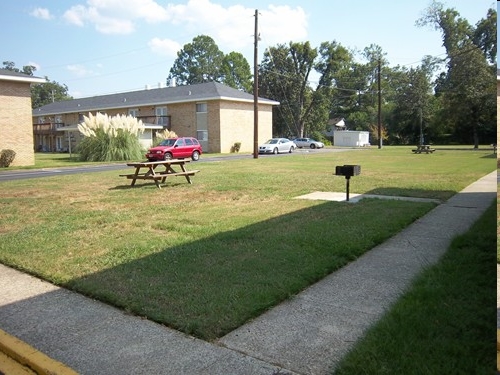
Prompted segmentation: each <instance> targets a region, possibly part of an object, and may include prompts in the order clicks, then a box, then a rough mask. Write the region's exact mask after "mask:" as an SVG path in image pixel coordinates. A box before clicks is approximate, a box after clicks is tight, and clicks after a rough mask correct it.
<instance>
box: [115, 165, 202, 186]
mask: <svg viewBox="0 0 500 375" xmlns="http://www.w3.org/2000/svg"><path fill="white" fill-rule="evenodd" d="M190 161H191V160H190V159H171V160H161V161H143V162H133V163H127V166H129V167H133V168H135V172H134V173H127V174H121V175H120V177H126V178H127V179H130V180H132V182H131V184H130V186H134V185H135V182H136V181H137V180H153V181H154V182H155V184H156V186H157V187H158V188H159V189H161V186H160V181H161V183H162V184H163V183H165V181H166V180H167V177H169V176H184V177H186V180H187V182H188V183H190V184H191V183H192V182H191V176H194V175H195V174H196V173H198V172H199V170H189V171H188V170H186V167H185V165H186V163H189V162H190ZM174 165H177V166H179V167H180V169H181V170H180V171H179V170H175V169H174V168H173V166H174ZM158 166H163V167H165V169H164V170H161V171H158V170H157V167H158ZM141 170H142V171H141ZM144 170H145V171H144Z"/></svg>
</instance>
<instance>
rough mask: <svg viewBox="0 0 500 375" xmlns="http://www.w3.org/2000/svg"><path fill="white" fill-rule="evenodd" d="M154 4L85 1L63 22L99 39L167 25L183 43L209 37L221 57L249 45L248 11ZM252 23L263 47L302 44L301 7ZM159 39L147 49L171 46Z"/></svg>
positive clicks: (204, 2) (265, 14) (146, 0)
mask: <svg viewBox="0 0 500 375" xmlns="http://www.w3.org/2000/svg"><path fill="white" fill-rule="evenodd" d="M160 4H161V3H160V2H159V1H155V0H87V1H86V2H85V4H84V5H82V4H78V5H75V6H73V7H71V8H70V9H68V10H67V11H66V12H65V13H64V18H65V19H66V20H67V21H68V22H69V23H71V24H73V25H77V26H85V25H88V24H90V25H93V26H94V28H95V29H96V30H97V31H99V32H101V33H104V34H130V33H132V32H134V31H135V29H136V27H137V25H140V23H141V22H146V23H159V22H162V23H166V24H168V23H170V24H171V25H172V26H174V27H175V28H176V30H175V31H176V33H177V34H178V35H187V36H188V39H189V40H188V41H185V42H186V43H187V42H190V41H191V40H192V38H194V37H195V36H198V35H201V34H203V35H209V36H211V37H212V38H213V39H214V40H215V42H216V43H217V45H219V47H220V48H221V49H222V50H223V51H224V52H229V51H230V50H240V49H245V48H250V47H251V46H253V42H254V39H253V34H254V29H255V27H254V25H255V18H254V13H255V9H253V8H248V7H244V6H243V5H231V6H228V7H224V6H222V5H221V4H218V3H216V2H215V1H211V0H188V1H187V2H186V3H184V4H174V3H169V4H167V5H166V6H162V5H160ZM258 21H259V24H258V26H259V32H260V34H261V38H262V42H263V43H266V44H268V45H274V44H276V43H287V42H289V41H291V40H294V41H300V40H306V39H307V15H306V14H305V12H304V10H303V9H302V8H301V7H290V6H274V5H269V6H268V7H267V8H265V9H261V10H259V20H258ZM161 38H162V36H160V37H159V38H156V39H153V40H152V41H150V43H149V45H150V47H151V48H153V49H156V47H155V46H158V47H159V45H160V44H163V47H165V48H166V50H168V48H172V47H173V44H171V45H170V46H168V45H165V43H166V42H163V43H160V42H161ZM164 41H166V39H164Z"/></svg>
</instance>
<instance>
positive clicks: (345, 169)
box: [335, 165, 361, 202]
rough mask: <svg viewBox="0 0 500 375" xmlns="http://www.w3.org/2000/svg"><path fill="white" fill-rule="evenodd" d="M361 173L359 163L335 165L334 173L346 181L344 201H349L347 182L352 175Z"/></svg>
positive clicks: (348, 182)
mask: <svg viewBox="0 0 500 375" xmlns="http://www.w3.org/2000/svg"><path fill="white" fill-rule="evenodd" d="M360 173H361V166H360V165H339V166H336V167H335V175H337V176H344V177H345V180H346V181H345V182H346V201H347V202H348V201H349V184H350V181H351V177H352V176H358V175H359V174H360Z"/></svg>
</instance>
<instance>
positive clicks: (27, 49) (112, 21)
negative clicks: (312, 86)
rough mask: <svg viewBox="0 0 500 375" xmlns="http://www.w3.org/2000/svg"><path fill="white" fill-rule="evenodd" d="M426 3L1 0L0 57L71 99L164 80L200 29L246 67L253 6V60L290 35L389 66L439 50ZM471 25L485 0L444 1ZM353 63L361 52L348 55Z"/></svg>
mask: <svg viewBox="0 0 500 375" xmlns="http://www.w3.org/2000/svg"><path fill="white" fill-rule="evenodd" d="M430 3H431V2H430V0H414V1H394V0H379V1H373V0H358V1H345V0H330V1H329V2H325V1H319V0H309V1H305V2H304V1H297V0H276V1H273V2H269V1H261V0H257V1H247V0H241V1H227V0H184V1H177V2H172V1H168V0H165V1H164V0H64V1H60V0H23V1H2V2H1V3H0V22H1V24H2V29H3V32H2V33H0V43H1V46H2V48H1V51H2V55H1V58H2V60H1V61H2V62H3V61H13V62H14V63H15V64H16V67H18V68H22V66H24V65H34V66H36V67H37V71H36V72H35V75H36V76H40V77H45V76H47V77H48V78H49V80H51V81H56V82H58V83H60V84H66V85H67V86H68V89H69V94H70V95H72V96H73V97H75V98H79V97H87V96H94V95H102V94H110V93H116V92H122V91H132V90H142V89H144V88H145V87H146V85H149V86H150V87H152V88H153V87H158V85H159V84H160V83H161V84H164V83H165V80H166V77H167V76H168V73H169V70H170V68H171V67H172V65H173V62H174V60H175V58H176V56H177V55H176V54H177V52H178V51H179V50H180V49H182V47H183V46H184V45H185V44H187V43H190V42H191V41H192V40H193V38H194V37H196V36H198V35H202V34H204V35H209V36H210V37H212V38H213V39H214V40H215V42H216V44H217V45H218V46H219V48H220V49H221V50H222V51H223V52H224V53H229V52H231V51H237V52H241V53H242V54H243V55H244V56H245V57H246V58H247V60H248V62H249V64H250V66H253V41H254V40H253V33H254V12H255V9H258V10H259V18H258V21H259V22H258V24H259V32H260V35H261V41H260V42H259V62H260V59H261V57H262V53H263V52H264V50H265V48H267V47H272V46H275V45H276V44H278V43H288V42H289V41H294V42H301V41H310V42H311V45H312V46H314V47H318V46H319V45H320V43H321V42H325V41H333V40H335V41H336V42H338V43H340V44H342V45H343V46H345V47H347V48H350V49H352V50H358V51H362V50H363V49H364V48H365V47H367V46H369V45H371V44H377V45H379V46H380V47H382V50H383V51H384V52H385V53H386V54H387V55H386V58H387V60H388V61H389V63H390V65H392V66H395V65H405V66H410V65H412V64H418V63H419V61H420V60H421V59H422V58H423V57H424V56H425V55H432V56H441V55H443V54H444V52H445V51H444V48H443V47H442V39H441V33H440V32H439V31H437V30H434V29H431V28H429V27H424V28H422V27H417V26H415V21H416V20H417V19H418V18H420V17H421V15H422V12H423V11H424V10H425V9H426V8H427V7H428V6H429V5H430ZM442 3H444V4H445V6H446V7H449V8H455V9H456V10H457V11H458V12H459V13H460V15H461V16H462V17H464V18H466V19H467V20H468V21H469V23H471V24H472V25H475V24H476V23H477V22H478V21H479V20H480V19H481V18H484V17H486V14H487V10H488V9H489V8H493V7H495V3H494V2H493V1H491V0H474V1H473V0H449V1H446V0H443V1H442ZM357 60H358V61H362V60H361V57H358V58H357Z"/></svg>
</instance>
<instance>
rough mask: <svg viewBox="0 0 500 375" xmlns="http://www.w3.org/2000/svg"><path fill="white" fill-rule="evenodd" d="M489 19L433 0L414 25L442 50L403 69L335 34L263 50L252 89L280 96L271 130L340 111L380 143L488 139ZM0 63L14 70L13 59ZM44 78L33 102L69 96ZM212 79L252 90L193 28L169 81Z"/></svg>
mask: <svg viewBox="0 0 500 375" xmlns="http://www.w3.org/2000/svg"><path fill="white" fill-rule="evenodd" d="M496 25H497V12H496V11H495V10H494V9H489V10H488V11H487V14H486V16H485V17H484V18H483V19H481V20H480V21H479V22H478V23H477V24H476V25H474V26H473V25H471V24H470V23H469V22H468V21H467V20H466V19H464V18H463V17H461V16H460V14H459V13H458V12H457V11H456V10H455V9H453V8H445V7H444V5H443V4H442V3H440V2H438V1H434V2H432V3H431V5H430V6H429V7H428V8H427V9H426V10H425V12H424V13H423V16H422V17H421V18H420V19H418V20H417V21H416V26H418V27H432V28H434V29H435V30H436V31H439V32H440V33H441V38H442V41H443V46H444V47H445V50H446V56H445V57H444V58H439V57H435V56H425V57H424V58H423V59H422V61H421V62H420V65H418V66H416V67H409V68H408V67H406V66H395V67H391V66H390V65H389V61H387V59H386V53H384V51H383V49H382V47H380V46H378V45H374V44H372V45H370V46H368V47H366V48H364V50H363V51H361V52H354V51H352V50H350V49H349V48H347V47H345V46H343V45H342V44H340V43H339V42H337V41H335V40H334V41H327V42H323V43H321V44H320V46H319V47H313V46H311V44H310V43H309V42H300V43H299V42H293V41H291V42H289V43H288V44H278V45H276V46H273V47H269V48H267V49H266V50H265V52H264V54H263V59H262V61H261V62H260V64H259V66H258V74H259V77H258V78H259V79H258V84H259V85H258V86H259V87H258V95H259V96H261V97H265V98H268V99H272V100H276V101H279V102H280V103H281V104H280V105H279V106H276V107H275V108H274V110H273V111H274V113H273V134H274V135H276V136H284V137H295V136H300V137H302V136H311V137H315V138H319V139H322V138H323V137H324V136H323V132H324V131H325V130H326V128H327V124H328V121H329V119H331V118H343V119H345V122H346V124H347V127H348V129H350V130H365V131H370V132H371V140H372V143H375V142H379V139H378V136H379V132H378V120H379V116H380V120H381V124H382V131H381V132H380V135H381V137H382V138H383V142H384V143H387V144H416V143H419V142H421V141H424V140H425V142H426V143H435V144H447V143H461V144H473V145H474V147H476V148H477V147H478V145H479V144H480V143H496V99H495V97H496V89H495V87H496V83H495V81H496V79H495V76H496V54H497V40H496ZM359 57H360V58H361V60H362V61H358V60H357V58H359ZM4 68H6V69H11V70H16V68H15V66H14V64H13V63H12V62H4ZM18 71H19V70H18ZM34 71H35V67H33V66H27V67H26V66H25V67H23V70H22V72H24V73H26V74H30V75H32V74H33V72H34ZM46 79H47V83H44V84H40V85H34V86H33V88H32V99H33V100H32V101H33V108H37V107H40V106H42V105H44V104H47V103H50V102H52V101H59V100H67V99H71V97H70V96H69V95H68V89H67V87H66V85H60V84H58V83H57V82H49V80H48V78H46ZM211 81H216V82H220V83H223V84H226V85H228V86H230V87H233V88H236V89H239V90H242V91H246V92H249V93H251V92H253V74H252V72H251V69H250V64H249V63H248V61H247V60H246V59H245V57H244V56H243V55H242V54H241V53H239V52H234V51H233V52H230V53H229V54H224V53H223V52H222V51H221V50H220V49H219V47H218V46H217V44H216V43H215V41H214V40H213V39H212V38H211V37H210V36H207V35H199V36H197V37H195V38H194V39H193V41H192V42H191V43H188V44H186V45H184V46H183V48H182V49H181V50H180V51H179V52H178V53H177V58H176V60H175V61H174V64H173V66H172V67H171V69H170V71H169V74H168V77H167V84H173V83H175V84H176V85H191V84H197V83H203V82H211ZM421 137H423V139H422V138H421Z"/></svg>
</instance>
